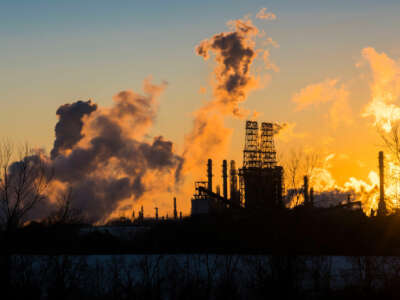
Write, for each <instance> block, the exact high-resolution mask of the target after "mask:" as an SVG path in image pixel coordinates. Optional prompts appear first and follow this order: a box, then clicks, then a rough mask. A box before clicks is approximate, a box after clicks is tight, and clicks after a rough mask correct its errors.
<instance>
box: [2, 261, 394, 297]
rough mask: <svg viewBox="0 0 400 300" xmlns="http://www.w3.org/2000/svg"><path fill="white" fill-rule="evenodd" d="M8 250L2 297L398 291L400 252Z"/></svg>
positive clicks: (391, 293) (362, 294)
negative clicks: (273, 253)
mask: <svg viewBox="0 0 400 300" xmlns="http://www.w3.org/2000/svg"><path fill="white" fill-rule="evenodd" d="M341 259H342V260H343V262H342V263H343V265H335V263H336V264H340V261H339V262H338V260H337V258H334V257H322V256H237V255H222V256H219V255H208V254H201V255H194V254H193V255H168V256H163V255H151V256H148V255H143V256H140V255H138V256H96V257H90V256H67V255H61V256H13V257H12V261H11V263H12V265H13V267H12V273H11V280H10V288H9V296H8V298H5V299H30V300H36V299H38V300H39V299H40V300H42V299H43V300H45V299H58V300H64V299H65V300H67V299H71V300H72V299H73V300H78V299H143V300H144V299H146V300H151V299H166V300H169V299H171V300H176V299H193V300H195V299H202V300H203V299H238V300H239V299H352V300H353V299H361V298H363V299H397V298H398V293H399V292H400V287H399V283H400V258H394V257H347V258H341Z"/></svg>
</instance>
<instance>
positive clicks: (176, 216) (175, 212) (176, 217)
mask: <svg viewBox="0 0 400 300" xmlns="http://www.w3.org/2000/svg"><path fill="white" fill-rule="evenodd" d="M174 219H175V220H176V219H178V212H177V210H176V197H174Z"/></svg>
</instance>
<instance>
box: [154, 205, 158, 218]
mask: <svg viewBox="0 0 400 300" xmlns="http://www.w3.org/2000/svg"><path fill="white" fill-rule="evenodd" d="M154 209H155V210H156V221H158V207H155V208H154Z"/></svg>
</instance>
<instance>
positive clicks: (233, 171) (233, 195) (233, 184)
mask: <svg viewBox="0 0 400 300" xmlns="http://www.w3.org/2000/svg"><path fill="white" fill-rule="evenodd" d="M230 175H231V201H232V202H234V203H236V202H237V196H238V193H237V171H236V165H235V161H234V160H231V174H230Z"/></svg>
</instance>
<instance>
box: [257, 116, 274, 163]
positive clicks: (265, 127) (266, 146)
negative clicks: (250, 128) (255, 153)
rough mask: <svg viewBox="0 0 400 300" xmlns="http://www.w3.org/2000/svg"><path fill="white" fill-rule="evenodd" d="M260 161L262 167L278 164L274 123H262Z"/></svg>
mask: <svg viewBox="0 0 400 300" xmlns="http://www.w3.org/2000/svg"><path fill="white" fill-rule="evenodd" d="M260 161H261V168H274V167H275V166H276V151H275V145H274V125H273V124H272V123H262V124H261V136H260Z"/></svg>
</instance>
